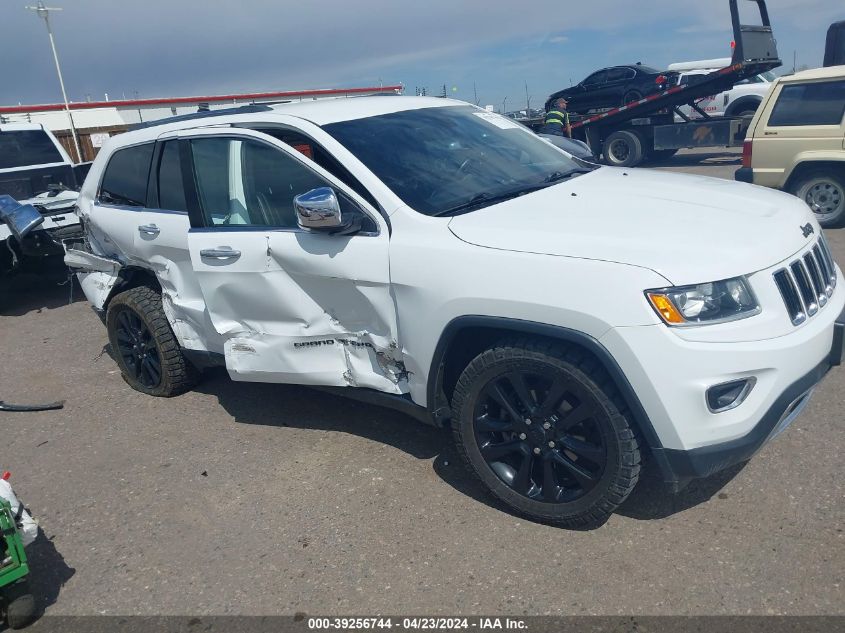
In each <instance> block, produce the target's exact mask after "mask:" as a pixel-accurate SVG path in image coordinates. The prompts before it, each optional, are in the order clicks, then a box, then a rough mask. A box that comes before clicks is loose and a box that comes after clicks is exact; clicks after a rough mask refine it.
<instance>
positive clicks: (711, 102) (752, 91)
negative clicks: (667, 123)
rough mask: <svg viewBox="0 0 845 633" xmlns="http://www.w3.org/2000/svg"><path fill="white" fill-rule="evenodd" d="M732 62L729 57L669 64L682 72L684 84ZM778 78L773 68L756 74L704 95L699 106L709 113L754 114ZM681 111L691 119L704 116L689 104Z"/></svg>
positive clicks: (681, 76) (680, 75)
mask: <svg viewBox="0 0 845 633" xmlns="http://www.w3.org/2000/svg"><path fill="white" fill-rule="evenodd" d="M730 64H731V59H730V58H729V57H725V58H724V59H704V60H701V61H695V62H678V63H675V64H669V70H672V71H676V72H677V73H679V74H678V84H679V85H682V86H683V85H687V84H690V83H695V82H696V81H698V80H699V79H700V78H703V77H705V76H706V75H707V74H709V73H712V72H714V71H716V70H718V69H720V68H725V67H726V66H729V65H730ZM775 79H776V76H775V75H774V74H773V73H772V72H771V71H767V72H764V73H761V74H759V75H754V76H753V77H749V78H747V79H743V80H742V81H740V82H738V83H736V84H735V85H734V87H733V88H731V89H730V90H725V91H724V92H720V93H719V94H716V95H708V96H707V97H704V98H703V99H701V100H699V101H698V103H697V105H698V107H699V108H700V109H701V110H703V111H704V112H706V113H707V114H708V115H709V116H724V117H752V116H754V113H755V112H756V111H757V108H758V107H759V106H760V104H761V103H762V102H763V98H764V97H765V96H766V94H767V93H768V92H769V88H771V85H772V82H773V81H774V80H775ZM680 110H681V112H683V113H684V114H685V115H686V116H687V117H689V118H690V119H700V118H701V115H700V114H699V113H698V112H696V111H695V110H694V109H693V108H692V107H690V106H688V105H684V106H681V107H680ZM678 120H680V117H678Z"/></svg>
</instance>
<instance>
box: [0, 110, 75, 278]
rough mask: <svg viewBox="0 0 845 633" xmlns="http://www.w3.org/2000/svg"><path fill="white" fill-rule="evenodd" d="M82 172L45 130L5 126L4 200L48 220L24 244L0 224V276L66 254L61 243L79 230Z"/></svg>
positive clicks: (1, 155) (0, 141)
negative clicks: (8, 198)
mask: <svg viewBox="0 0 845 633" xmlns="http://www.w3.org/2000/svg"><path fill="white" fill-rule="evenodd" d="M78 167H79V166H77V165H74V163H73V161H71V158H70V156H69V155H68V153H67V152H66V151H65V149H64V148H63V147H62V145H61V143H59V141H58V139H57V138H56V137H55V136H54V135H53V134H52V132H50V131H49V130H48V129H46V128H45V127H43V126H42V125H40V124H35V123H0V195H6V196H11V197H12V198H14V199H15V200H17V201H18V202H20V203H22V204H32V205H33V206H34V207H35V208H36V209H37V210H38V211H39V212H40V213H41V215H42V216H43V218H44V219H43V222H42V223H41V226H40V227H39V228H38V229H37V230H36V231H33V232H32V233H31V234H30V235H29V236H28V238H27V239H26V240H24V241H21V240H18V239H16V238H15V237H14V236H13V235H12V232H11V230H10V229H9V227H8V226H7V225H6V224H5V223H3V222H0V275H5V274H9V273H11V272H13V271H17V270H19V269H20V268H21V267H22V266H24V265H29V264H33V265H38V264H39V263H40V262H41V261H43V260H45V259H49V260H53V259H55V258H56V257H61V256H62V255H63V254H64V251H63V250H62V247H61V244H60V240H61V239H63V238H64V237H66V236H72V235H75V234H77V233H79V231H80V227H79V218H78V217H77V216H76V212H75V206H76V198H77V192H76V189H78V186H77V176H78V172H79V169H78ZM79 184H81V179H79Z"/></svg>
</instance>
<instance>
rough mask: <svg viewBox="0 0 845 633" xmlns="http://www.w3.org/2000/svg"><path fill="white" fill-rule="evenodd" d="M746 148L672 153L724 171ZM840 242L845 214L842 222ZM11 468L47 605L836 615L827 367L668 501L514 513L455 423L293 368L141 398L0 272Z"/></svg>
mask: <svg viewBox="0 0 845 633" xmlns="http://www.w3.org/2000/svg"><path fill="white" fill-rule="evenodd" d="M738 162H739V159H738V155H737V154H736V153H716V154H707V153H701V152H698V153H682V154H680V155H678V156H677V157H675V158H674V159H673V160H672V161H671V162H670V163H668V164H667V165H666V166H665V168H666V169H670V170H679V171H688V172H696V173H701V174H708V175H714V176H721V177H732V174H733V171H734V170H735V169H736V167H737V165H738ZM830 240H831V243H832V248H833V251H834V255H835V257H836V258H837V259H838V260H839V261H845V236H843V232H841V231H834V232H831V233H830ZM0 292H2V294H0V350H2V354H3V356H2V359H3V360H2V364H0V386H2V387H1V389H2V391H0V398H3V399H6V400H8V401H11V402H38V401H45V400H48V401H49V400H56V399H66V401H67V404H66V406H65V408H64V410H62V411H53V412H45V413H26V414H0V422H2V426H0V428H2V430H3V451H2V463H0V466H2V468H7V469H9V470H11V471H12V473H13V478H12V482H13V484H14V485H15V486H16V489H17V491H18V492H19V493H20V495H21V496H22V497H23V498H24V500H25V501H26V502H27V504H28V505H29V506H30V507H31V508H32V510H33V512H34V513H35V514H36V516H37V517H38V518H39V519H40V521H41V524H42V527H43V531H44V534H45V535H46V537H47V538H42V539H40V541H39V542H38V543H36V544H35V545H34V546H33V549H32V552H31V558H32V566H33V580H34V584H35V587H36V590H37V591H38V592H39V594H40V595H41V597H42V599H43V601H44V602H45V603H46V605H47V612H48V613H50V614H97V613H102V614H161V613H164V614H182V615H185V614H231V613H250V614H292V613H294V612H305V613H308V614H349V613H354V614H359V615H360V614H367V613H376V612H381V613H394V614H400V613H415V614H455V613H464V614H471V613H488V614H489V613H509V614H515V615H518V614H594V613H598V614H623V613H625V614H629V613H637V614H709V613H720V614H746V613H753V614H775V613H777V614H780V613H788V614H837V613H842V612H843V604H845V601H843V597H844V595H843V587H842V582H843V569H845V554H843V552H845V547H843V545H845V543H844V542H843V532H842V527H843V509H845V504H843V488H842V483H841V482H842V458H841V453H842V442H843V435H842V419H843V412H845V388H843V387H845V380H844V379H845V375H843V371H842V370H841V369H837V370H834V371H833V372H832V373H831V374H830V375H829V376H828V378H827V379H826V381H825V382H824V383H823V385H822V386H821V388H820V389H819V390H818V391H817V393H816V395H815V398H814V400H813V402H812V403H811V405H810V406H809V408H808V410H807V412H806V413H805V414H804V415H803V416H802V417H801V418H800V419H799V420H798V421H797V422H796V423H795V424H794V425H793V426H792V427H791V429H790V430H789V431H788V432H787V433H786V434H785V435H783V436H781V437H780V438H779V439H778V440H777V441H776V442H774V443H772V444H770V445H768V446H767V447H765V448H764V449H763V450H762V451H761V452H760V453H759V454H758V455H757V456H756V457H755V459H753V460H752V461H751V462H750V463H749V464H748V465H747V466H746V467H745V468H743V469H734V470H732V471H730V472H727V473H724V474H722V475H720V476H718V477H716V478H714V479H711V480H707V481H702V482H698V483H696V484H694V485H693V486H691V487H690V488H689V489H687V490H686V491H685V492H684V493H683V494H681V495H680V496H677V497H670V496H668V495H666V494H663V493H662V492H661V488H660V485H659V484H658V483H657V482H655V481H650V480H646V481H645V482H643V483H641V485H640V486H639V487H638V489H637V490H636V491H635V493H634V495H633V497H632V498H631V499H630V500H629V501H628V502H627V503H626V504H625V505H624V507H623V508H621V509H620V510H619V512H618V513H617V514H616V515H614V516H613V517H612V518H611V519H610V521H609V522H608V523H607V524H606V525H605V526H603V527H602V528H600V529H598V530H595V531H590V532H574V531H566V530H561V529H556V528H553V527H547V526H544V525H537V524H533V523H530V522H528V521H526V520H524V519H521V518H517V517H514V516H512V515H510V514H508V513H507V512H506V511H504V510H503V509H502V508H501V507H499V506H498V505H497V504H496V503H494V502H493V501H492V500H491V499H490V498H489V497H488V496H487V495H486V494H485V493H484V492H483V491H482V490H481V489H480V488H479V487H478V485H476V484H475V483H474V482H472V481H471V480H470V479H469V478H468V477H467V476H466V475H465V473H464V471H463V470H462V467H461V466H460V464H459V463H458V460H457V459H456V456H455V453H454V451H453V449H452V448H451V445H450V441H449V437H448V435H447V434H446V433H444V432H443V431H439V430H435V429H432V428H428V427H426V426H423V425H420V424H418V423H416V422H414V421H413V420H412V419H410V418H408V417H405V416H403V415H401V414H397V413H395V412H392V411H388V410H383V409H380V408H377V407H374V406H370V405H365V404H361V403H357V402H353V401H348V400H346V399H341V398H338V397H333V396H329V395H325V394H323V393H319V392H316V391H312V390H309V389H306V388H301V387H295V386H274V385H249V384H233V383H232V382H230V381H229V379H228V378H227V376H226V375H225V373H221V372H216V373H213V374H210V375H208V376H207V378H206V379H205V381H204V382H203V383H202V384H201V385H200V386H199V387H198V388H197V389H196V390H195V391H193V392H191V393H188V394H186V395H184V396H181V397H179V398H176V399H172V400H161V399H155V398H150V397H146V396H143V395H141V394H139V393H136V392H134V391H132V390H131V389H129V388H128V387H127V386H126V385H125V384H124V382H123V381H122V380H121V378H120V375H119V373H118V371H117V368H116V366H115V364H114V362H113V361H112V360H111V358H109V356H108V354H107V353H106V352H105V348H104V346H105V344H106V342H107V339H106V333H105V329H104V328H103V326H102V324H101V323H100V321H99V319H98V318H97V316H96V315H95V314H94V313H93V312H92V311H91V309H90V308H89V306H88V304H87V303H86V302H85V301H84V300H83V298H82V295H81V293H80V292H79V290H78V289H76V291H75V292H74V294H73V302H72V303H70V304H68V296H69V288H68V286H58V285H56V280H39V279H36V278H19V279H17V280H16V282H15V283H13V284H12V285H8V284H7V285H6V286H5V287H4V288H3V289H2V290H0Z"/></svg>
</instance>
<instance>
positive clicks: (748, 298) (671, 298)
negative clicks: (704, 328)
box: [646, 277, 760, 325]
mask: <svg viewBox="0 0 845 633" xmlns="http://www.w3.org/2000/svg"><path fill="white" fill-rule="evenodd" d="M646 297H648V300H649V303H651V305H652V307H653V308H654V309H655V310H656V311H657V314H659V315H660V317H661V318H662V319H663V320H664V321H665V322H666V323H668V324H669V325H697V324H710V323H724V322H725V321H735V320H737V319H744V318H746V317H750V316H754V315H755V314H757V313H758V312H760V305H759V304H758V303H757V299H756V297H755V296H754V293H753V292H752V291H751V287H750V286H749V285H748V282H747V281H746V280H745V277H737V278H736V279H726V280H725V281H714V282H712V283H707V284H698V285H696V286H679V287H676V288H661V289H658V290H647V291H646Z"/></svg>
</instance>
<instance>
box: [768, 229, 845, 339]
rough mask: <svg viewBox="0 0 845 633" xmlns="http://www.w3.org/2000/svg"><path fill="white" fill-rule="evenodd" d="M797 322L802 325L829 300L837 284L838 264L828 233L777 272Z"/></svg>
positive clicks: (776, 283) (792, 318)
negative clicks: (830, 247) (827, 239)
mask: <svg viewBox="0 0 845 633" xmlns="http://www.w3.org/2000/svg"><path fill="white" fill-rule="evenodd" d="M773 277H774V281H775V285H776V286H777V287H778V290H779V291H780V295H781V298H782V299H783V303H784V305H785V306H786V311H787V313H788V314H789V318H790V320H791V321H792V324H793V325H796V326H798V325H801V324H802V323H804V322H805V321H806V320H807V319H808V318H811V317H813V316H815V315H816V314H817V313H818V311H819V310H821V309H822V308H823V307H824V306H825V305H827V303H828V299H829V298H830V297H831V296H833V289H834V288H835V287H836V264H834V262H833V258H832V257H831V256H830V250H829V249H828V246H827V243H826V242H825V239H824V236H822V237H821V238H819V240H818V241H817V242H816V243H815V244H814V245H813V246H812V248H810V250H808V251H807V252H805V253H804V254H803V255H801V256H799V257H798V259H796V260H794V261H792V262H790V263H789V265H787V266H786V267H784V268H781V269H779V270H776V271H775V272H774V274H773Z"/></svg>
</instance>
